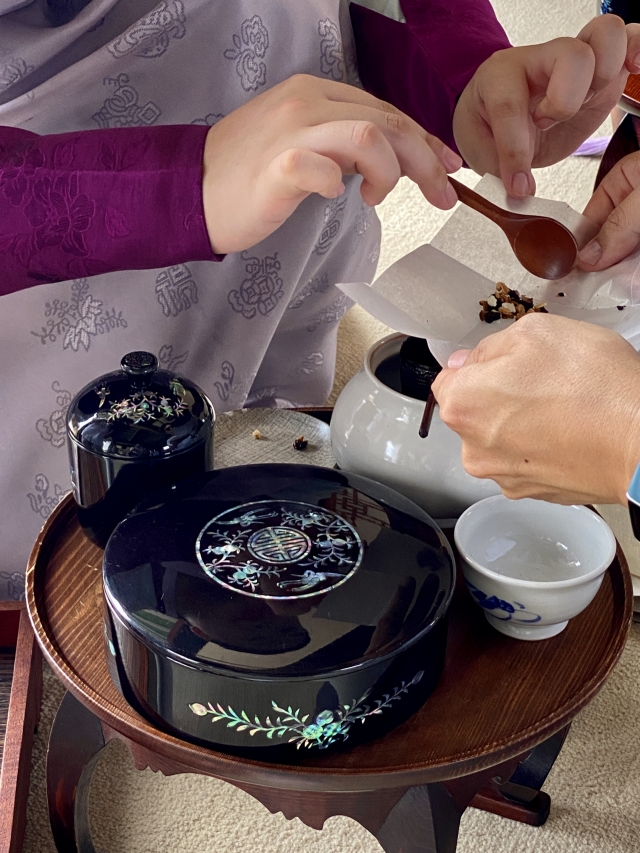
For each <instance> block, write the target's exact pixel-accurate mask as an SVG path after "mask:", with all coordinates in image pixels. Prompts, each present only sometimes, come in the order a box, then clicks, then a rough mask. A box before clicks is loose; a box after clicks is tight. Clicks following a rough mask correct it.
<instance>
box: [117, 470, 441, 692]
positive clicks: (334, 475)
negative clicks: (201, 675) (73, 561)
mask: <svg viewBox="0 0 640 853" xmlns="http://www.w3.org/2000/svg"><path fill="white" fill-rule="evenodd" d="M103 565H104V583H105V593H106V597H107V602H108V604H109V606H110V607H111V608H112V609H113V611H114V612H115V613H116V614H117V616H118V617H119V618H120V619H121V620H122V621H123V622H124V623H125V625H127V626H128V628H129V629H130V630H132V631H133V632H134V633H135V634H136V635H137V636H138V637H140V638H142V639H143V641H144V642H145V644H146V645H148V646H151V647H155V648H156V650H158V651H159V652H160V653H162V654H166V655H168V656H169V657H171V658H173V659H177V660H180V661H182V662H184V663H186V664H188V665H191V666H195V667H197V668H199V669H203V670H210V671H218V672H219V671H223V672H226V673H227V674H229V673H232V672H233V671H237V672H238V674H241V675H242V677H243V678H247V677H249V678H260V679H265V678H269V677H273V678H278V679H282V678H287V677H289V676H291V677H298V676H302V675H304V676H314V675H327V674H329V673H332V672H336V671H344V670H350V669H352V668H358V667H361V666H365V667H366V666H367V665H368V664H369V663H370V662H373V661H379V660H380V659H381V658H382V657H386V656H387V655H389V656H390V655H394V654H397V653H398V652H399V651H400V650H401V649H403V648H404V647H405V646H406V647H409V646H410V645H412V644H413V643H414V642H416V641H417V640H418V639H419V638H420V637H422V636H424V634H425V632H426V631H428V630H429V629H430V628H431V627H432V626H433V624H434V623H435V622H436V621H437V620H438V619H439V618H440V617H441V616H442V615H443V614H444V612H445V610H446V609H447V606H448V604H449V600H450V598H451V595H452V591H453V585H454V573H455V569H454V560H453V556H452V553H451V549H450V547H449V544H448V543H447V541H446V539H445V537H444V535H443V534H442V532H441V531H440V530H439V528H438V527H437V526H436V525H435V524H434V523H433V522H432V521H431V520H430V519H429V517H428V516H427V515H426V513H424V512H423V511H422V510H421V509H420V508H419V507H417V506H416V505H415V504H413V503H412V502H411V501H409V500H407V499H405V498H403V497H402V496H400V495H398V494H397V493H396V492H394V491H392V490H390V489H388V488H386V487H384V486H381V485H380V484H378V483H375V482H373V481H371V480H368V479H365V478H363V477H359V476H355V475H352V474H348V473H345V472H342V471H337V470H335V469H329V468H318V467H314V466H306V465H304V466H303V465H249V466H240V467H235V468H226V469H222V470H220V471H214V472H212V473H210V474H207V475H204V476H203V477H201V478H198V479H197V480H192V481H187V482H185V483H183V484H180V485H178V486H174V487H173V488H172V489H170V490H167V491H165V492H163V493H162V494H161V496H160V497H159V498H158V499H157V500H155V501H151V500H150V501H147V502H146V503H145V504H141V505H140V506H139V507H137V508H136V510H135V511H134V512H133V513H132V514H131V515H129V516H128V517H127V518H126V519H125V520H124V521H123V522H121V523H120V524H119V525H118V527H117V528H116V530H115V531H114V533H113V534H112V536H111V538H110V540H109V542H108V545H107V548H106V551H105V555H104V564H103Z"/></svg>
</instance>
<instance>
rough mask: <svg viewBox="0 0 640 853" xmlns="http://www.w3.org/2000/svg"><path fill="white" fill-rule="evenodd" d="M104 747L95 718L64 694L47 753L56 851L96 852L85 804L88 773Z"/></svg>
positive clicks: (50, 817)
mask: <svg viewBox="0 0 640 853" xmlns="http://www.w3.org/2000/svg"><path fill="white" fill-rule="evenodd" d="M104 747H105V739H104V735H103V733H102V726H101V724H100V720H99V719H98V717H96V716H95V715H94V714H92V713H91V711H89V710H88V709H87V708H85V707H84V705H82V704H81V703H80V702H78V700H77V699H76V698H75V697H74V696H72V695H71V693H66V694H65V696H64V698H63V700H62V702H61V704H60V707H59V709H58V713H57V714H56V718H55V720H54V723H53V726H52V729H51V735H50V737H49V750H48V752H47V799H48V802H49V819H50V821H51V829H52V831H53V839H54V841H55V844H56V848H57V850H58V853H95V848H94V846H93V843H92V841H91V833H90V830H89V819H88V813H87V806H88V798H89V783H90V781H91V775H92V773H93V770H94V768H95V765H96V763H97V761H98V756H99V755H100V752H101V751H102V750H103V749H104Z"/></svg>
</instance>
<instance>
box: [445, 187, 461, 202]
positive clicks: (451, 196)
mask: <svg viewBox="0 0 640 853" xmlns="http://www.w3.org/2000/svg"><path fill="white" fill-rule="evenodd" d="M444 197H445V198H446V200H447V202H448V203H449V206H450V207H453V205H454V204H455V203H456V202H457V201H458V196H457V195H456V191H455V190H454V188H453V187H452V186H451V184H450V183H447V188H446V190H445V191H444Z"/></svg>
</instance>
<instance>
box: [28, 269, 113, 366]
mask: <svg viewBox="0 0 640 853" xmlns="http://www.w3.org/2000/svg"><path fill="white" fill-rule="evenodd" d="M44 317H45V325H44V326H41V327H40V330H39V331H33V330H32V332H31V334H32V335H33V336H34V337H36V338H40V342H41V343H42V344H45V345H46V344H50V343H51V344H53V343H55V342H56V341H57V340H59V339H60V340H61V342H62V349H63V350H68V349H70V350H72V351H73V352H78V350H79V349H80V348H81V347H82V349H83V350H84V351H85V352H88V351H89V348H90V346H91V340H92V338H94V337H96V336H97V335H104V334H107V333H108V332H110V331H112V330H113V329H126V328H127V326H128V323H127V321H126V319H125V318H124V317H123V315H122V311H117V309H116V308H105V307H104V303H103V302H102V300H100V299H96V298H95V297H94V296H93V294H92V293H91V292H90V291H89V282H88V280H87V279H86V278H81V279H78V280H76V281H74V282H73V284H72V285H71V297H70V299H68V300H66V299H62V300H61V299H53V300H52V301H51V302H46V303H45V308H44Z"/></svg>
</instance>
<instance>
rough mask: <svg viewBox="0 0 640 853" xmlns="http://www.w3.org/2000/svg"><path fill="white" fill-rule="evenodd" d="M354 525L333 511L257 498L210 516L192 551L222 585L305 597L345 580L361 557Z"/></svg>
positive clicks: (278, 595) (257, 593)
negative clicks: (258, 499) (213, 516)
mask: <svg viewBox="0 0 640 853" xmlns="http://www.w3.org/2000/svg"><path fill="white" fill-rule="evenodd" d="M362 552H363V549H362V542H361V541H360V537H359V536H358V534H357V532H356V530H355V528H354V527H352V526H351V525H350V524H349V523H348V522H347V521H345V520H344V519H343V518H341V517H340V516H339V515H338V514H337V513H335V512H333V511H332V510H328V509H324V507H318V506H315V505H314V504H306V503H300V502H297V501H271V500H269V501H255V502H252V503H247V504H242V505H241V506H239V507H235V508H234V509H230V510H227V511H226V512H223V513H221V514H220V515H217V516H216V517H215V518H212V519H211V521H209V522H208V523H207V524H206V525H205V527H204V528H203V529H202V530H201V532H200V534H199V535H198V538H197V541H196V556H197V558H198V562H199V563H200V565H201V566H202V568H203V569H204V571H205V572H206V573H207V575H208V576H209V577H210V578H212V579H213V580H215V581H217V582H218V583H220V584H222V586H225V587H227V588H228V589H232V590H234V591H235V592H240V593H243V594H244V595H251V596H255V597H256V598H305V597H309V596H313V595H318V594H319V593H323V592H327V591H328V590H330V589H333V588H334V587H335V586H338V585H339V584H341V583H344V582H345V581H346V580H347V578H349V577H351V575H352V574H353V573H354V572H355V571H356V570H357V568H358V566H359V565H360V562H361V560H362Z"/></svg>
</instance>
